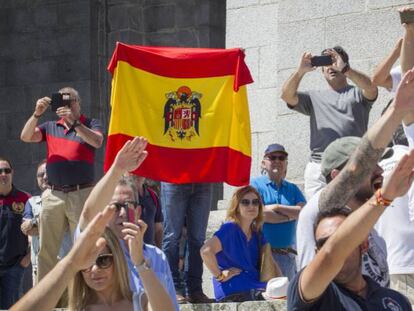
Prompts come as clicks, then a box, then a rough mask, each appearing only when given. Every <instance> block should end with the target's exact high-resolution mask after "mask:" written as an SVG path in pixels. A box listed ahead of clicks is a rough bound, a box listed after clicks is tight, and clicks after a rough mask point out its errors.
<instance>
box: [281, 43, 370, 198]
mask: <svg viewBox="0 0 414 311" xmlns="http://www.w3.org/2000/svg"><path fill="white" fill-rule="evenodd" d="M322 55H325V56H326V55H329V56H331V58H332V65H327V66H321V67H322V74H323V76H324V78H325V80H326V82H327V83H328V88H327V89H324V90H314V91H306V92H299V91H298V88H299V84H300V82H301V81H302V79H303V77H304V76H305V75H306V74H307V73H308V72H311V71H314V70H315V69H316V67H315V66H314V65H315V64H318V62H315V59H313V56H312V54H311V53H308V52H306V53H304V54H303V55H302V57H301V60H300V63H299V66H298V68H297V70H296V71H295V72H294V73H293V74H292V75H291V76H290V77H289V79H288V80H287V81H286V82H285V83H284V85H283V87H282V95H281V98H282V99H283V100H284V101H285V102H286V103H287V106H288V107H289V108H290V109H293V110H296V111H298V112H300V113H303V114H305V115H308V116H310V131H311V133H310V139H311V141H310V149H311V157H310V161H309V163H308V164H307V165H306V169H305V177H304V179H305V196H306V199H308V200H309V199H310V198H311V197H312V196H313V194H315V193H316V192H317V191H318V190H320V189H321V188H322V187H323V186H324V185H325V180H324V177H323V176H322V175H321V171H320V162H321V157H322V153H323V151H324V150H325V148H326V147H327V146H328V145H329V144H330V143H331V142H332V141H334V140H335V139H337V138H341V137H345V136H358V137H361V136H362V135H363V134H364V133H365V132H366V130H367V126H368V118H369V112H370V110H371V106H372V104H373V103H374V101H375V100H376V99H377V96H378V90H377V87H376V86H374V85H373V84H372V83H371V80H370V78H369V77H368V76H367V75H365V74H364V73H362V72H359V71H357V70H355V69H353V68H351V67H350V65H349V57H348V54H347V53H346V52H345V50H344V49H343V48H342V47H340V46H335V47H333V48H332V49H325V50H324V51H323V52H322ZM312 63H313V65H312ZM347 79H350V80H351V81H352V82H353V83H354V84H355V86H352V85H350V84H348V80H347Z"/></svg>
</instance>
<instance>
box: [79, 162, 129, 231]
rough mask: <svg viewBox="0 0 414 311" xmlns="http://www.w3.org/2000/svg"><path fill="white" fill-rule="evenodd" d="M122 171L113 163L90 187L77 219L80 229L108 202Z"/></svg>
mask: <svg viewBox="0 0 414 311" xmlns="http://www.w3.org/2000/svg"><path fill="white" fill-rule="evenodd" d="M123 173H124V172H123V171H122V170H118V169H117V168H116V167H115V165H112V166H111V168H110V169H109V170H108V172H106V174H105V175H104V176H103V177H102V178H101V180H99V182H98V183H97V184H96V185H95V187H94V188H93V189H92V191H91V193H90V194H89V196H88V198H87V199H86V202H85V205H84V207H83V210H82V214H81V217H80V220H79V226H80V229H81V230H83V229H84V228H85V227H86V226H87V225H88V223H89V222H90V221H91V220H92V219H93V218H94V217H95V215H96V214H98V213H99V212H101V211H103V210H104V208H105V206H106V205H108V204H109V203H110V201H111V199H112V195H113V192H114V190H115V187H116V185H117V183H118V181H119V179H120V178H121V177H122V174H123Z"/></svg>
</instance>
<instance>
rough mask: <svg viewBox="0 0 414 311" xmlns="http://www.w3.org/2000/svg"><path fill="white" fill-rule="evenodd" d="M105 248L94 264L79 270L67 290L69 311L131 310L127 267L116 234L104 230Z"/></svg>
mask: <svg viewBox="0 0 414 311" xmlns="http://www.w3.org/2000/svg"><path fill="white" fill-rule="evenodd" d="M103 237H104V239H105V241H106V247H105V248H104V249H103V250H102V251H101V252H100V253H99V255H98V257H97V258H96V261H95V263H94V264H93V265H92V266H90V267H89V268H87V269H84V270H81V271H79V272H78V273H77V274H76V276H75V278H74V280H73V282H72V284H71V286H70V289H69V309H70V310H88V311H89V310H132V309H133V304H132V293H131V290H130V289H129V277H128V268H127V263H126V261H125V257H124V253H123V251H122V248H121V246H120V244H119V241H118V238H117V237H116V235H115V234H114V233H113V232H112V231H111V230H110V229H108V228H106V229H105V233H104V235H103Z"/></svg>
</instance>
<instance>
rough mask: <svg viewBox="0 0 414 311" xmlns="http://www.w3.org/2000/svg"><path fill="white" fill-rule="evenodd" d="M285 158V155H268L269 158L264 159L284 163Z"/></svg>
mask: <svg viewBox="0 0 414 311" xmlns="http://www.w3.org/2000/svg"><path fill="white" fill-rule="evenodd" d="M286 158H287V156H285V155H270V156H266V159H269V160H270V161H275V160H279V161H285V160H286Z"/></svg>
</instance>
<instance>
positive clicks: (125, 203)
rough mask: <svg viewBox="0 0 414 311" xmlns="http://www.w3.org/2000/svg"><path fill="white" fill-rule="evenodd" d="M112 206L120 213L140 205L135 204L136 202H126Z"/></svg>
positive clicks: (115, 203)
mask: <svg viewBox="0 0 414 311" xmlns="http://www.w3.org/2000/svg"><path fill="white" fill-rule="evenodd" d="M112 205H115V208H116V210H117V211H120V210H121V208H124V209H126V210H127V209H128V208H130V207H134V208H135V207H137V206H138V205H139V204H138V202H135V201H125V202H122V203H121V202H114V203H112Z"/></svg>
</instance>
